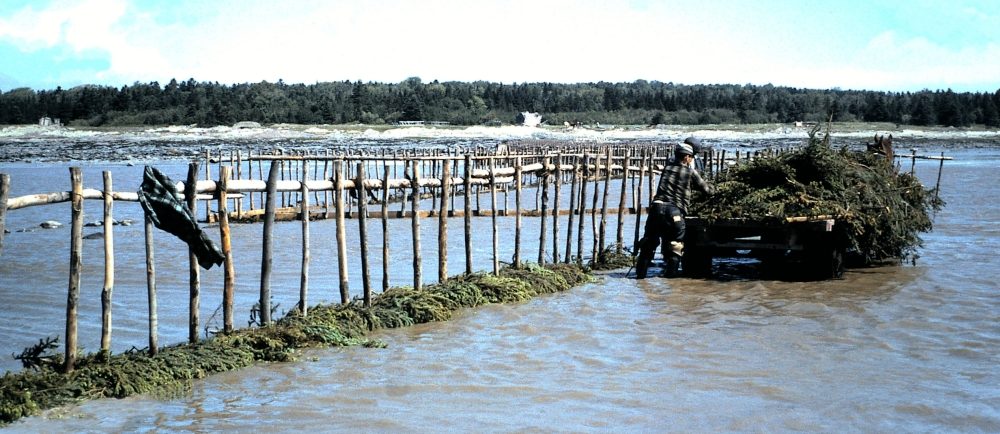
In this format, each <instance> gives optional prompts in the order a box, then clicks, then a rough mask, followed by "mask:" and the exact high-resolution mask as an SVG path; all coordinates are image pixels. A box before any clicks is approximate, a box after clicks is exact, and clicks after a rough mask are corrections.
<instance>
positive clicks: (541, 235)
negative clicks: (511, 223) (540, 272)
mask: <svg viewBox="0 0 1000 434" xmlns="http://www.w3.org/2000/svg"><path fill="white" fill-rule="evenodd" d="M542 162H543V167H544V169H543V170H542V175H541V176H542V179H540V180H539V181H538V188H539V189H541V190H542V204H541V205H542V207H541V208H542V210H541V213H540V214H539V216H540V217H541V222H540V223H541V229H540V230H539V231H538V263H539V264H544V263H545V232H546V231H547V230H548V228H546V226H548V225H546V224H545V222H547V221H548V219H549V215H548V214H549V164H551V162H552V160H551V159H550V158H549V157H545V159H544V160H542Z"/></svg>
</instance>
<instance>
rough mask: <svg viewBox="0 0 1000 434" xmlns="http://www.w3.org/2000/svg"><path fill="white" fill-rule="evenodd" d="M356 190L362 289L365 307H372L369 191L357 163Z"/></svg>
mask: <svg viewBox="0 0 1000 434" xmlns="http://www.w3.org/2000/svg"><path fill="white" fill-rule="evenodd" d="M357 169H358V170H357V172H358V173H357V177H356V178H355V181H354V190H355V191H356V192H357V194H358V236H359V237H361V289H362V291H363V292H362V295H363V296H364V304H365V307H370V306H371V305H372V285H371V278H370V277H369V275H368V274H369V272H368V189H367V188H365V168H364V163H363V162H358V163H357Z"/></svg>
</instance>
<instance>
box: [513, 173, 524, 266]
mask: <svg viewBox="0 0 1000 434" xmlns="http://www.w3.org/2000/svg"><path fill="white" fill-rule="evenodd" d="M521 162H522V160H521V157H517V158H516V159H515V160H514V268H520V267H521V177H522V176H523V174H522V173H521Z"/></svg>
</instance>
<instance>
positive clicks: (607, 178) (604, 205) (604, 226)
mask: <svg viewBox="0 0 1000 434" xmlns="http://www.w3.org/2000/svg"><path fill="white" fill-rule="evenodd" d="M606 168H607V172H605V173H604V194H603V195H602V198H601V234H600V240H601V241H600V243H598V246H597V252H598V253H599V252H601V251H603V250H604V247H605V246H607V244H606V243H607V240H606V234H607V231H608V191H609V190H610V187H611V147H610V146H609V147H608V162H607V163H606Z"/></svg>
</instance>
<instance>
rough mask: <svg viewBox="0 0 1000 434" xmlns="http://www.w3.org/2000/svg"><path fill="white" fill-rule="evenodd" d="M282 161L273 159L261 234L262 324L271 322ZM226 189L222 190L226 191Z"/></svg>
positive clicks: (260, 306)
mask: <svg viewBox="0 0 1000 434" xmlns="http://www.w3.org/2000/svg"><path fill="white" fill-rule="evenodd" d="M281 166H282V162H281V161H271V168H270V170H268V173H267V199H266V201H265V202H264V234H263V235H262V236H261V254H260V300H258V301H257V306H258V307H259V308H260V325H262V326H267V325H270V324H271V268H272V265H273V264H272V263H273V259H272V256H273V255H272V251H273V250H274V217H275V212H276V210H275V207H276V205H277V198H276V197H275V194H276V193H277V191H278V171H279V170H280V169H281ZM224 192H225V190H221V193H224Z"/></svg>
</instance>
